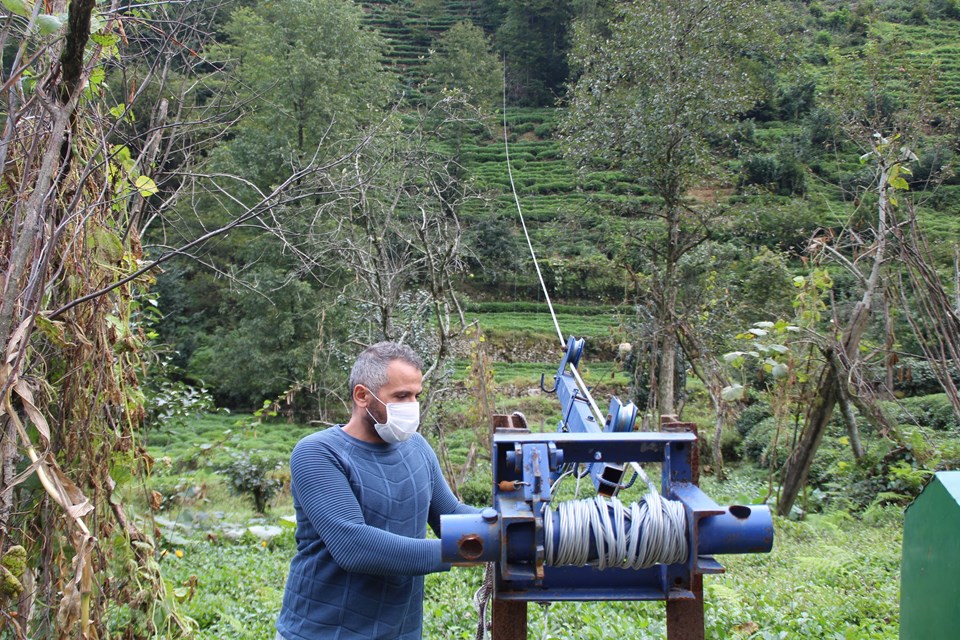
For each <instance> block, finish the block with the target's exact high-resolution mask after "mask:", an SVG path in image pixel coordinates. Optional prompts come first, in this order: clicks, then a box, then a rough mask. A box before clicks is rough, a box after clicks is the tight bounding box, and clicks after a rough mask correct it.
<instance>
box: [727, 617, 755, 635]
mask: <svg viewBox="0 0 960 640" xmlns="http://www.w3.org/2000/svg"><path fill="white" fill-rule="evenodd" d="M757 631H760V625H758V624H757V623H756V622H753V621H752V620H748V621H747V622H743V623H741V624H738V625H737V626H735V627H734V628H733V632H734V633H736V634H737V635H738V636H740V637H743V638H746V637H748V636H752V635H753V634H755V633H756V632H757Z"/></svg>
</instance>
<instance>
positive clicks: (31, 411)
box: [13, 380, 50, 447]
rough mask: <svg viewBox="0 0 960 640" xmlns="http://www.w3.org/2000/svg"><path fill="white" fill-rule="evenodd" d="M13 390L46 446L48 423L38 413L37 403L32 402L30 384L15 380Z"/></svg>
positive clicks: (47, 441) (48, 432)
mask: <svg viewBox="0 0 960 640" xmlns="http://www.w3.org/2000/svg"><path fill="white" fill-rule="evenodd" d="M13 390H14V391H15V392H16V394H17V395H18V396H20V402H21V404H22V405H23V410H24V411H25V412H26V413H27V417H28V418H30V422H32V423H33V426H35V427H36V428H37V431H39V432H40V436H41V437H42V438H43V442H42V444H43V446H44V447H46V446H47V445H48V444H49V443H50V425H48V424H47V419H46V418H45V417H44V416H43V414H42V413H40V409H38V408H37V405H36V404H34V400H33V390H32V389H30V385H29V384H27V382H26V380H17V383H16V384H15V385H13Z"/></svg>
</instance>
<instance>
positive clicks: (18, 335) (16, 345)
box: [6, 316, 33, 362]
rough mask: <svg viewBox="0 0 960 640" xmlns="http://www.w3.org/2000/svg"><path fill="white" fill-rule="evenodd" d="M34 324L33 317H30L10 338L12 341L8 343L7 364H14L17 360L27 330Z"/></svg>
mask: <svg viewBox="0 0 960 640" xmlns="http://www.w3.org/2000/svg"><path fill="white" fill-rule="evenodd" d="M32 323H33V316H28V317H27V318H26V319H25V320H24V321H23V322H21V323H20V325H19V326H18V327H17V328H16V329H15V330H14V332H13V334H12V335H11V336H10V340H9V341H8V342H7V360H6V361H7V362H13V361H14V360H16V359H17V354H18V353H20V343H21V342H22V341H23V337H24V336H25V335H27V330H28V329H29V328H30V325H31V324H32Z"/></svg>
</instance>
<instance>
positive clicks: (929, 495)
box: [900, 471, 960, 640]
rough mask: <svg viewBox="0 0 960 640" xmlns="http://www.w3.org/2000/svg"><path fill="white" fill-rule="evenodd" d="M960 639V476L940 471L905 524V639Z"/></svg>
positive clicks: (909, 509)
mask: <svg viewBox="0 0 960 640" xmlns="http://www.w3.org/2000/svg"><path fill="white" fill-rule="evenodd" d="M955 638H960V471H941V472H939V473H937V474H935V475H934V477H933V480H932V481H931V482H930V483H929V484H928V485H927V486H926V488H924V490H923V491H922V492H921V493H920V495H919V496H917V499H916V500H914V501H913V504H911V505H910V506H909V507H907V512H906V516H905V517H904V523H903V564H902V565H901V570H900V640H951V639H955Z"/></svg>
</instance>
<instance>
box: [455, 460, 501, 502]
mask: <svg viewBox="0 0 960 640" xmlns="http://www.w3.org/2000/svg"><path fill="white" fill-rule="evenodd" d="M459 489H460V499H461V500H463V501H464V503H466V504H470V505H473V506H475V507H486V506H490V505H491V504H493V484H492V482H491V480H490V468H489V467H481V468H478V469H475V470H474V471H473V473H471V474H470V477H469V478H468V479H467V481H466V482H464V483H463V484H462V485H460V487H459Z"/></svg>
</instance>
